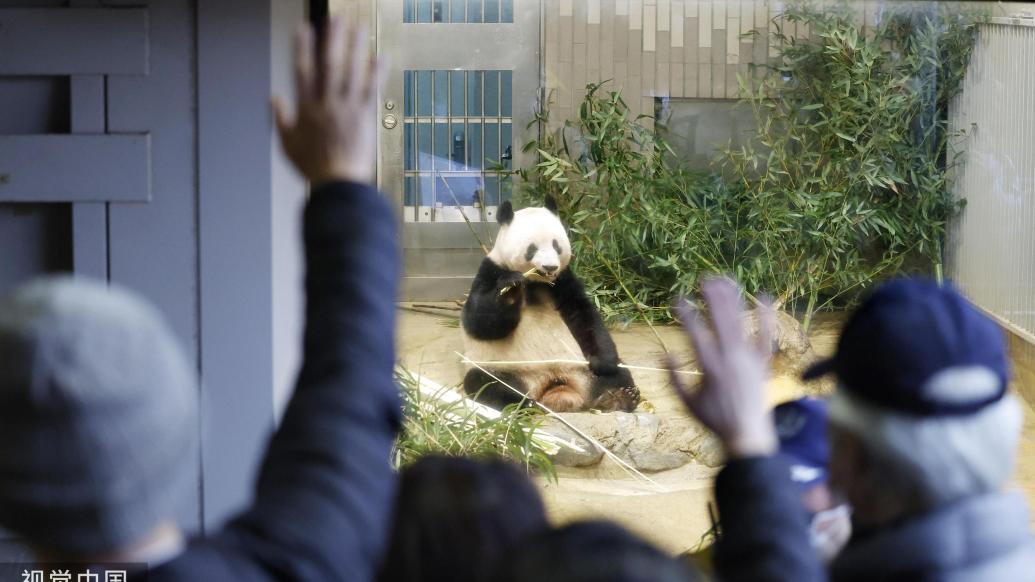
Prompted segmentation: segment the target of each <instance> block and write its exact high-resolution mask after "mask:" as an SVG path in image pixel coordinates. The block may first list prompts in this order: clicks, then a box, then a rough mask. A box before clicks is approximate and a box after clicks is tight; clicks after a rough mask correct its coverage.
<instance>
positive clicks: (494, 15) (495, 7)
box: [485, 0, 500, 22]
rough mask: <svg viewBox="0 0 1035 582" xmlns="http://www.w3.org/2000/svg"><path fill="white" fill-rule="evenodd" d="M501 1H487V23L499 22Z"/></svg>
mask: <svg viewBox="0 0 1035 582" xmlns="http://www.w3.org/2000/svg"><path fill="white" fill-rule="evenodd" d="M499 20H500V0H485V22H499Z"/></svg>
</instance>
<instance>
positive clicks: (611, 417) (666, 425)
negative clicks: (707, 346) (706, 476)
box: [543, 412, 722, 472]
mask: <svg viewBox="0 0 1035 582" xmlns="http://www.w3.org/2000/svg"><path fill="white" fill-rule="evenodd" d="M559 416H560V417H561V418H562V419H563V421H564V422H562V421H560V420H557V419H549V420H548V421H547V422H546V424H545V425H544V426H543V429H544V430H546V431H547V432H550V433H553V434H556V435H557V436H561V437H564V438H569V439H571V440H573V441H576V442H579V443H580V444H582V446H583V447H584V448H586V450H587V452H585V453H578V452H576V451H572V450H570V449H564V450H562V451H561V452H560V453H559V454H558V455H557V456H556V457H555V459H554V461H555V462H556V463H557V464H559V465H563V466H569V467H585V466H590V465H595V464H596V463H599V462H600V460H601V459H602V458H603V454H604V453H603V451H601V450H600V448H599V447H604V448H606V449H607V450H609V451H611V452H613V453H614V454H616V455H618V456H619V457H620V458H621V459H622V460H624V461H625V462H627V463H629V464H630V465H631V466H633V467H634V468H636V469H637V470H639V471H644V472H659V471H667V470H670V469H676V468H678V467H682V466H683V465H686V464H687V463H689V462H691V461H693V460H698V461H700V462H702V463H704V464H705V465H707V466H709V467H715V466H719V465H720V464H721V462H722V461H721V451H718V448H719V447H718V443H717V441H715V439H714V437H712V436H711V434H710V433H709V432H708V431H707V430H706V429H705V428H704V427H703V426H701V425H700V424H699V423H697V422H695V421H693V420H691V419H688V418H663V417H660V416H658V415H656V414H650V413H644V412H634V413H629V412H611V413H607V414H598V413H591V412H576V413H565V414H561V415H559ZM569 425H570V426H569ZM571 426H573V427H575V428H576V429H578V432H576V431H574V430H572V429H571V428H570V427H571ZM579 433H582V435H586V436H589V437H591V439H592V441H587V440H586V439H585V438H583V437H582V436H581V435H580V434H579ZM594 441H595V444H594Z"/></svg>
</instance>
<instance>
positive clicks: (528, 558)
mask: <svg viewBox="0 0 1035 582" xmlns="http://www.w3.org/2000/svg"><path fill="white" fill-rule="evenodd" d="M492 579H493V580H498V581H500V582H691V581H695V580H697V579H698V578H697V576H696V574H694V572H693V571H692V570H690V569H689V568H688V567H687V566H686V565H685V564H683V563H681V562H680V561H679V560H677V559H675V558H672V557H670V556H667V555H665V554H664V553H662V552H661V551H660V550H658V549H657V548H655V547H654V546H652V545H651V544H649V543H647V542H645V541H643V540H641V539H640V538H638V537H636V536H634V535H632V534H631V533H629V532H628V531H626V530H625V529H623V528H621V527H620V526H618V525H615V524H612V523H608V522H603V521H590V522H582V523H575V524H572V525H568V526H565V527H562V528H559V529H555V530H550V531H545V532H543V533H542V534H540V535H538V536H536V537H534V538H533V539H531V540H529V541H527V542H526V543H524V544H522V545H521V547H520V548H517V549H516V550H515V551H513V552H510V553H509V554H508V555H507V556H506V558H505V559H504V560H503V561H502V563H501V564H500V567H499V569H498V572H497V574H496V576H495V577H493V578H492Z"/></svg>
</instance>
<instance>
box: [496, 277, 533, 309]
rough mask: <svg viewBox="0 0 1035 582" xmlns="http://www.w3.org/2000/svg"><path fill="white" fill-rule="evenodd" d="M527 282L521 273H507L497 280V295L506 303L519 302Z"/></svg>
mask: <svg viewBox="0 0 1035 582" xmlns="http://www.w3.org/2000/svg"><path fill="white" fill-rule="evenodd" d="M526 282H527V281H526V280H525V276H524V275H522V274H521V273H517V272H510V273H506V274H504V275H501V276H500V278H499V279H497V280H496V294H497V296H498V297H499V298H500V300H502V301H504V302H508V303H513V302H515V301H519V300H520V299H521V292H522V290H524V288H525V283H526Z"/></svg>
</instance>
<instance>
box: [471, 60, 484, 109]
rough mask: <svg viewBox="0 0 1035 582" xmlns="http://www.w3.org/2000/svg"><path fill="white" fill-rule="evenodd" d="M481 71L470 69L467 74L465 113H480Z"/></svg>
mask: <svg viewBox="0 0 1035 582" xmlns="http://www.w3.org/2000/svg"><path fill="white" fill-rule="evenodd" d="M483 76H484V75H483V74H482V71H471V72H470V73H468V75H467V115H471V116H477V115H481V114H482V77H483Z"/></svg>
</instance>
